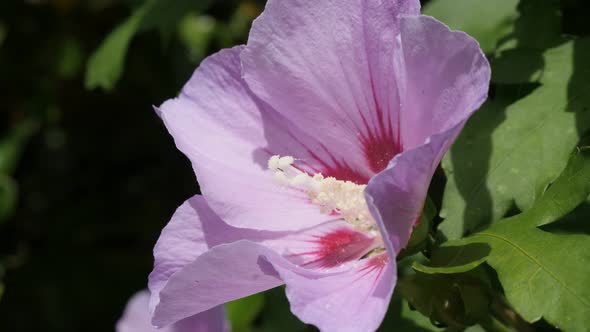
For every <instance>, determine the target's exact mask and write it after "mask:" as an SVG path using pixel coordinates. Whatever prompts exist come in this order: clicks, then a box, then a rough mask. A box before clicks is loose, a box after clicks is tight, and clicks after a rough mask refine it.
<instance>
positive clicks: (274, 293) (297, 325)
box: [256, 287, 310, 332]
mask: <svg viewBox="0 0 590 332" xmlns="http://www.w3.org/2000/svg"><path fill="white" fill-rule="evenodd" d="M264 298H265V301H264V309H263V310H262V313H261V314H260V317H261V322H260V323H261V324H260V326H259V327H257V329H256V331H257V332H275V331H281V332H305V331H310V329H309V328H308V325H306V324H304V323H302V322H301V321H300V320H299V319H297V317H295V315H293V314H292V313H291V310H290V308H289V301H288V300H287V297H286V296H285V287H276V288H273V289H271V290H268V291H266V292H264Z"/></svg>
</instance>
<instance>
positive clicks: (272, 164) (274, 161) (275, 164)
mask: <svg viewBox="0 0 590 332" xmlns="http://www.w3.org/2000/svg"><path fill="white" fill-rule="evenodd" d="M279 158H280V156H272V157H270V159H269V160H268V168H269V169H270V170H272V171H276V170H277V169H278V168H279Z"/></svg>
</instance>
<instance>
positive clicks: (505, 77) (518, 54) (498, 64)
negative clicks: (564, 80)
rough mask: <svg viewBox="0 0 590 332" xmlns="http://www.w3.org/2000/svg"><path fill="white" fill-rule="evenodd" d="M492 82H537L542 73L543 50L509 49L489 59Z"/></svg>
mask: <svg viewBox="0 0 590 332" xmlns="http://www.w3.org/2000/svg"><path fill="white" fill-rule="evenodd" d="M490 64H491V66H492V68H493V69H494V70H493V71H492V82H496V83H504V84H515V83H526V82H538V81H539V80H540V79H541V77H542V74H543V66H544V64H543V52H542V51H540V50H535V49H521V48H517V49H510V50H506V51H504V52H502V53H500V55H499V57H497V58H494V59H491V60H490Z"/></svg>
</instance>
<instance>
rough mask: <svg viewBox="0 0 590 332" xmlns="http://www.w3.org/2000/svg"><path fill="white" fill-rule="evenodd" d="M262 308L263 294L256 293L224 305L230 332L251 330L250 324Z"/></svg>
mask: <svg viewBox="0 0 590 332" xmlns="http://www.w3.org/2000/svg"><path fill="white" fill-rule="evenodd" d="M263 306H264V294H262V293H258V294H254V295H252V296H248V297H245V298H242V299H239V300H236V301H232V302H229V303H227V304H226V305H225V309H226V311H227V316H228V319H229V321H230V323H231V327H232V331H234V332H247V331H251V330H252V323H253V322H254V320H255V319H256V317H258V315H259V314H260V311H261V310H262V307H263Z"/></svg>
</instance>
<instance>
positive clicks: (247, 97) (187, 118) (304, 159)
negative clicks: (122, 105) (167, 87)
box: [159, 47, 347, 231]
mask: <svg viewBox="0 0 590 332" xmlns="http://www.w3.org/2000/svg"><path fill="white" fill-rule="evenodd" d="M241 50H242V47H235V48H232V49H229V50H223V51H221V52H219V53H217V54H215V55H213V56H211V57H209V58H207V59H206V60H205V61H203V63H202V64H201V65H200V66H199V68H198V69H197V70H196V72H195V74H194V75H193V77H192V78H191V79H190V80H189V82H188V83H187V84H186V86H185V87H184V89H183V90H182V93H181V95H180V96H179V97H178V98H175V99H172V100H169V101H167V102H165V103H164V104H163V105H162V106H161V107H160V108H159V114H160V116H161V118H162V119H163V121H164V123H165V125H166V127H167V128H168V130H169V131H170V133H171V134H172V136H173V137H174V139H175V142H176V145H177V147H178V148H179V149H180V150H181V151H182V152H184V153H185V154H186V155H187V156H188V157H189V159H190V160H191V161H192V163H193V167H194V169H195V171H196V174H197V179H198V181H199V184H200V186H201V191H202V193H203V194H204V195H205V196H206V197H207V200H208V202H209V204H210V206H211V208H212V209H213V210H215V212H216V213H217V214H218V215H219V216H220V217H221V218H222V219H223V220H224V221H226V222H227V223H229V224H232V225H234V226H238V227H245V228H257V229H266V230H277V231H280V230H297V229H303V228H306V227H310V226H314V225H317V224H320V223H322V222H324V221H326V220H328V219H329V218H326V216H325V215H322V214H320V213H319V209H318V207H317V206H314V205H311V204H308V197H307V195H305V194H304V193H302V192H299V191H294V190H288V189H286V188H284V187H281V186H279V185H277V183H276V181H274V180H273V174H272V172H269V171H268V170H267V161H268V159H269V158H270V157H271V156H272V155H275V154H280V155H292V156H296V157H297V158H298V161H297V165H298V167H300V168H301V169H302V170H306V171H309V172H312V173H314V172H322V171H324V170H326V169H335V170H337V171H339V172H344V173H345V172H346V171H347V168H346V167H344V166H342V165H339V164H337V163H336V162H335V160H334V159H333V158H332V156H331V155H330V154H329V151H328V150H326V149H325V148H322V144H321V143H319V141H317V140H316V139H314V138H311V137H309V136H308V135H305V134H304V133H302V132H301V131H300V130H298V129H297V128H296V127H294V126H292V125H291V124H290V121H289V120H287V119H285V118H284V117H282V116H281V115H280V114H278V113H276V112H274V111H273V110H272V109H271V108H270V107H269V106H268V105H266V104H265V103H264V102H262V101H260V100H259V99H258V98H257V97H255V96H254V95H253V94H252V92H251V91H250V90H249V88H248V87H247V86H246V84H245V82H244V81H243V80H242V79H241V72H240V69H241V66H240V62H239V57H238V56H239V53H240V51H241Z"/></svg>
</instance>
